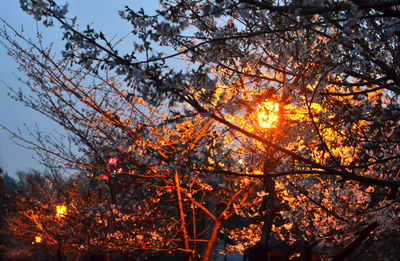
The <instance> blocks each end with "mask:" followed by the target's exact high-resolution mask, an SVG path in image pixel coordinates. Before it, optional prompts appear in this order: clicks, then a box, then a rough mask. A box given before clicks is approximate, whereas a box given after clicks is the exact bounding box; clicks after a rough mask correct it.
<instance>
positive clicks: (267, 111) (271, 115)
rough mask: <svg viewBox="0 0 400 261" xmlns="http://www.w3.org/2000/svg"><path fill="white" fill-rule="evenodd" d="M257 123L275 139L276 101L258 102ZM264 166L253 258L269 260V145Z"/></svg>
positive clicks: (272, 212)
mask: <svg viewBox="0 0 400 261" xmlns="http://www.w3.org/2000/svg"><path fill="white" fill-rule="evenodd" d="M257 109H258V110H257V113H258V114H257V116H258V125H259V126H260V128H261V129H262V130H263V131H264V132H265V135H268V136H270V137H271V140H272V141H275V134H277V131H278V129H279V121H278V120H279V114H280V110H281V108H280V106H279V103H278V102H275V101H266V102H263V103H262V104H260V105H259V106H258V108H257ZM265 150H266V151H265V157H264V164H263V165H264V166H263V168H264V169H263V190H264V196H263V202H262V206H261V209H260V210H261V211H260V212H261V215H263V216H264V226H263V229H262V234H261V239H260V241H259V244H260V248H259V251H260V252H259V253H258V254H256V256H255V260H269V257H268V248H269V238H270V234H271V229H272V225H273V221H274V219H275V215H276V214H275V213H276V206H275V180H273V179H272V178H271V177H270V176H269V175H268V173H269V171H270V170H271V169H273V168H275V159H274V156H273V153H272V151H271V149H270V148H269V147H266V148H265Z"/></svg>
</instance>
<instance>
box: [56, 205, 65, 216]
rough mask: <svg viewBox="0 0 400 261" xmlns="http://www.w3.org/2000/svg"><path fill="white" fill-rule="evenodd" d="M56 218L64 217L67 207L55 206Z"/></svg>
mask: <svg viewBox="0 0 400 261" xmlns="http://www.w3.org/2000/svg"><path fill="white" fill-rule="evenodd" d="M56 212H57V213H56V216H57V217H65V214H66V213H67V207H66V206H56Z"/></svg>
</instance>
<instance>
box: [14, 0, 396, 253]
mask: <svg viewBox="0 0 400 261" xmlns="http://www.w3.org/2000/svg"><path fill="white" fill-rule="evenodd" d="M398 6H399V3H398V1H379V2H375V1H339V0H337V1H328V0H326V1H318V2H316V1H297V0H294V1H261V0H237V1H234V0H226V1H222V0H221V1H219V0H216V1H161V7H160V9H159V10H158V11H157V12H156V14H157V15H154V16H152V15H147V14H145V13H144V12H143V10H139V11H136V10H133V9H131V8H129V7H126V8H125V9H124V10H122V11H121V12H120V15H121V18H122V19H124V20H126V21H127V22H129V23H130V24H131V25H132V34H133V35H134V36H135V40H134V43H133V47H134V48H133V50H131V52H128V53H122V52H121V51H119V50H118V49H117V47H115V45H114V44H113V42H112V40H108V39H107V37H106V36H105V35H104V34H103V33H102V32H101V31H97V30H95V29H93V28H91V27H88V28H87V29H86V30H84V31H79V30H78V27H77V26H76V21H77V20H76V19H70V18H68V16H67V13H68V8H67V6H59V5H57V4H56V3H55V2H54V1H51V0H49V1H21V7H22V9H23V10H25V11H27V12H28V13H30V14H32V15H33V16H34V18H35V19H36V20H39V21H42V22H43V23H44V24H45V25H46V26H50V25H52V24H54V23H59V24H61V25H62V28H63V29H64V30H65V31H64V32H65V33H64V39H65V40H66V45H65V50H64V52H63V55H64V57H65V59H66V61H68V62H72V63H74V64H75V65H76V66H81V67H79V68H81V70H83V69H84V70H85V73H86V72H87V73H90V74H94V75H101V74H106V75H108V74H110V73H115V75H119V76H118V77H122V78H123V79H124V82H125V84H123V85H122V86H115V85H113V86H106V87H105V88H107V90H113V91H114V92H120V93H122V94H123V93H124V91H125V92H126V95H122V97H136V99H139V100H140V101H143V102H144V103H147V104H149V105H152V106H158V108H163V109H162V110H163V111H165V113H171V115H173V118H174V120H178V119H179V120H181V121H182V122H183V125H173V126H178V127H181V128H183V129H179V128H178V129H179V130H180V132H179V131H178V132H175V130H171V129H168V127H169V126H172V125H169V126H168V125H163V126H165V127H164V129H163V128H161V129H160V128H158V130H157V131H154V132H152V133H159V135H154V136H155V137H157V138H156V139H152V138H149V139H146V142H147V143H146V147H147V148H150V149H151V150H152V151H154V152H155V154H152V155H155V156H154V157H150V158H151V159H154V158H157V159H160V158H161V159H163V160H162V161H163V162H164V163H163V165H162V168H163V169H162V171H165V172H172V173H170V174H169V175H170V177H174V171H175V170H176V171H178V170H179V171H181V170H180V169H179V168H178V167H177V166H176V165H179V166H182V167H183V166H184V168H186V169H190V170H191V171H193V170H194V169H196V170H197V169H201V171H202V172H201V173H208V174H209V176H208V177H215V178H216V179H217V180H218V178H220V177H221V174H223V175H225V176H224V178H223V179H222V181H223V182H224V183H226V182H227V181H226V179H225V177H226V176H229V177H234V179H233V183H232V184H235V182H236V186H237V187H236V186H235V185H232V184H231V183H227V184H224V183H220V182H216V183H215V182H212V181H213V179H210V180H208V178H207V179H205V180H207V184H208V185H211V188H213V190H215V189H216V188H217V187H218V186H219V185H222V186H224V185H225V186H226V188H227V191H231V192H232V193H233V195H235V193H236V192H237V193H242V191H241V189H243V188H245V186H243V185H242V184H252V183H254V184H258V183H260V182H262V189H258V190H256V191H254V192H258V194H257V195H258V196H257V197H255V198H254V200H252V201H251V202H250V205H246V207H244V204H245V201H238V202H242V203H243V204H241V203H235V204H239V205H238V207H235V208H234V209H235V211H236V212H237V213H238V214H240V215H241V216H242V217H243V218H244V219H246V220H248V221H249V223H248V224H249V225H248V226H239V227H235V228H231V229H229V230H225V231H226V233H227V234H229V235H230V238H231V240H232V243H233V244H232V245H231V246H230V247H229V248H228V250H232V251H240V252H246V251H245V249H246V248H249V247H251V246H253V245H255V246H260V248H257V249H261V250H260V251H259V252H260V253H261V254H263V256H264V257H263V258H265V259H267V256H268V253H269V252H270V250H271V249H273V247H274V246H273V241H274V240H281V241H282V242H284V243H285V244H286V245H287V246H288V249H289V250H288V251H287V252H288V253H289V254H290V256H291V257H292V258H296V257H298V256H301V255H303V256H307V255H308V254H309V253H308V251H303V250H307V249H312V247H313V246H315V245H316V244H319V245H320V246H323V247H325V248H327V249H329V250H327V251H326V252H325V254H326V255H329V256H331V257H332V258H333V259H336V260H339V259H341V258H343V257H344V256H346V255H349V254H350V253H351V252H352V251H353V250H354V249H355V248H356V247H357V246H358V245H359V244H360V243H361V242H362V241H363V240H364V239H365V238H367V237H368V236H369V234H370V233H371V232H372V231H374V236H375V237H377V238H379V237H380V236H382V235H383V234H385V233H391V232H392V231H398V229H399V228H398V218H399V213H398V209H399V202H398V187H399V185H400V181H399V180H398V171H399V166H398V158H399V156H398V150H399V132H398V119H399V114H398V111H399V103H398V87H399V79H400V78H399V73H400V69H399V59H398V57H399V50H400V49H399V39H398V35H399V34H398V31H399V16H400V15H399V14H400V12H399V9H398ZM163 46H168V47H169V48H172V49H173V50H174V52H170V53H164V52H163V51H160V50H163V49H162V47H163ZM176 57H180V58H181V59H182V60H183V61H185V62H184V64H185V66H187V69H186V70H179V69H177V68H176V67H175V63H174V62H173V60H172V58H176ZM116 77H117V76H116ZM50 82H51V78H50ZM107 82H108V81H107ZM76 89H77V86H74V88H72V89H71V93H73V92H74V91H75V90H76ZM50 93H55V94H56V91H53V92H50ZM79 95H80V94H79ZM130 95H132V96H130ZM85 97H86V96H83V97H82V100H84V101H86V99H87V98H85ZM265 101H274V102H276V103H278V104H279V110H278V117H277V118H278V124H277V126H275V127H273V128H268V129H265V128H263V126H262V124H261V125H260V124H257V120H256V118H257V115H258V111H257V110H258V109H259V106H260V104H263V103H264V102H265ZM106 103H107V101H106ZM121 104H123V103H115V104H113V105H112V106H110V107H111V108H113V110H112V111H110V110H109V109H104V112H102V113H101V115H104V117H105V118H106V119H107V121H108V122H109V123H110V124H109V126H116V125H117V126H118V125H122V121H121V119H124V118H122V117H120V116H118V114H117V115H115V112H116V111H119V110H120V107H118V106H121ZM101 107H102V108H103V107H104V106H101ZM114 107H115V108H114ZM122 109H123V108H122ZM269 110H270V109H269ZM73 114H75V113H73ZM168 118H169V117H168ZM195 123H196V124H195ZM193 124H194V125H195V126H196V127H193ZM139 126H141V125H140V124H138V125H136V127H135V130H136V131H138V130H139V129H140V128H139ZM184 126H185V127H184ZM205 126H207V127H205ZM110 128H111V127H110ZM87 129H88V130H89V128H87ZM118 129H119V130H123V131H127V130H126V129H125V128H118ZM184 129H185V130H187V129H190V130H195V132H196V133H201V132H202V131H204V132H205V133H207V134H205V135H204V136H202V138H199V139H196V135H195V134H193V133H191V134H192V135H189V136H190V139H192V140H193V139H194V141H196V142H186V141H187V140H185V136H182V133H189V132H185V131H183V130H184ZM95 130H96V129H95V128H90V131H95ZM213 130H215V132H212V131H213ZM136 131H135V132H134V133H136ZM174 132H175V133H176V134H175V136H174V134H173V133H174ZM134 133H132V134H130V135H132V136H135V135H133V134H134ZM83 136H84V137H86V136H85V135H83ZM163 137H168V138H167V140H168V142H172V141H173V140H175V141H174V143H173V144H174V145H178V144H179V146H172V147H171V146H168V149H165V151H164V150H160V147H159V146H154V145H152V146H154V147H149V146H148V145H147V144H163V143H162V142H161V141H163V140H164V139H163ZM182 137H184V138H182ZM173 138H175V139H173ZM203 138H204V141H205V140H207V142H205V143H202V142H203ZM190 139H188V140H190ZM107 140H109V139H107ZM182 141H185V142H182ZM211 141H212V142H211ZM198 142H199V143H198ZM129 143H130V142H128V144H129ZM128 144H127V145H126V147H127V146H131V145H128ZM191 144H196V145H194V147H193V145H191ZM116 147H117V146H115V145H114V146H111V147H110V151H115V148H116ZM161 147H162V146H161ZM203 147H205V148H206V150H204V151H202V148H203ZM156 148H157V149H156ZM172 148H174V149H172ZM193 149H194V150H195V151H196V153H193V154H191V153H189V152H191V151H192V150H193ZM177 151H179V152H180V153H177ZM200 151H202V152H204V153H200V154H197V152H200ZM85 154H87V153H85ZM147 155H148V151H146V153H142V154H141V155H140V157H138V158H140V159H141V160H142V158H143V157H146V156H147ZM177 155H179V157H180V158H179V160H178V159H177V158H175V157H178V156H177ZM201 155H206V156H207V157H205V159H206V161H203V162H202V161H201V158H202V157H200V156H201ZM172 156H174V160H171V159H172V158H171V157H172ZM191 157H193V158H194V162H193V160H192V158H191ZM188 159H191V160H188ZM197 159H200V161H199V163H202V164H196V160H197ZM178 161H179V162H180V163H182V164H177V162H178ZM72 162H77V161H75V160H74V161H72ZM99 162H104V159H103V160H101V161H97V163H99ZM167 162H174V164H172V165H171V163H168V164H167ZM205 163H207V164H205ZM192 167H193V168H192ZM121 169H122V170H121V171H124V168H121ZM126 169H127V170H128V169H129V170H131V171H132V170H134V171H136V172H138V170H135V169H134V168H131V167H129V168H126ZM117 171H118V170H117ZM162 171H161V172H162ZM157 172H159V171H158V170H157ZM175 173H176V172H175ZM185 174H186V173H185ZM178 176H179V175H178ZM172 180H174V179H172ZM169 182H171V181H169ZM172 182H174V181H172ZM179 183H180V180H178V181H177V182H176V181H175V183H172V184H175V188H179V186H178V185H179ZM247 186H248V185H247ZM250 187H251V186H250ZM205 188H206V187H205ZM178 191H180V189H175V192H176V193H177V194H179V193H178ZM248 191H250V190H248ZM181 192H182V191H181ZM232 193H231V194H230V195H232ZM183 194H185V190H183ZM189 194H190V193H188V194H187V195H189ZM252 194H254V193H252ZM190 195H191V194H190ZM248 195H250V193H248ZM176 197H177V198H179V196H178V195H177V196H176ZM231 198H232V197H231ZM242 198H243V199H246V198H247V196H245V195H243V197H242ZM228 202H230V201H228ZM232 204H233V202H232ZM177 205H178V206H179V202H178V203H177ZM226 206H229V207H230V205H229V204H227V205H226ZM199 207H200V205H199ZM178 208H179V207H178ZM179 209H181V208H179ZM179 212H180V211H179ZM204 212H205V213H207V212H206V211H204ZM225 214H226V213H225ZM184 216H185V215H180V218H181V224H184V223H183V219H182V217H184ZM209 216H210V215H209ZM210 218H211V216H210ZM211 219H212V218H211ZM215 224H216V227H218V222H217V221H216V220H215ZM356 231H361V232H359V233H357V234H356ZM185 234H186V235H187V233H186V232H185V230H184V229H182V235H183V236H182V240H183V241H184V242H185V241H186V243H185V247H184V248H185V249H186V250H188V249H189V247H188V245H189V244H188V240H187V238H188V237H187V236H185ZM185 238H186V239H185ZM208 249H209V248H208ZM251 249H252V251H251V252H252V253H253V254H254V255H256V256H257V255H259V254H258V250H257V251H256V250H255V249H256V248H251ZM268 251H269V252H268ZM256 252H257V253H256ZM209 254H210V251H208V250H207V251H206V252H205V253H204V259H206V260H207V259H208V257H209ZM248 256H251V255H248Z"/></svg>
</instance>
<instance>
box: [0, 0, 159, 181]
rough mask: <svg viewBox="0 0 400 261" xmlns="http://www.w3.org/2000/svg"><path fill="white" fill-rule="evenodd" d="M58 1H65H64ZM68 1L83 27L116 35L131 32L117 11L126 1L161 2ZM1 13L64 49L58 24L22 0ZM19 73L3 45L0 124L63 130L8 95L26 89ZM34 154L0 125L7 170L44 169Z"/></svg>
mask: <svg viewBox="0 0 400 261" xmlns="http://www.w3.org/2000/svg"><path fill="white" fill-rule="evenodd" d="M58 2H60V3H65V1H63V2H61V1H58ZM67 2H68V3H69V14H68V15H69V17H74V16H77V17H78V19H77V23H78V24H79V25H80V26H82V28H83V27H85V26H86V25H87V24H92V25H93V27H94V28H97V29H101V30H102V32H103V33H105V35H107V36H109V37H113V36H114V35H115V34H117V35H118V36H119V37H122V36H124V35H126V34H127V33H129V31H130V26H129V23H127V22H125V21H123V20H121V19H120V17H119V15H118V11H119V10H122V9H123V8H124V6H125V5H129V6H130V7H131V8H132V9H135V10H136V9H139V8H140V7H143V8H144V9H145V10H146V11H151V10H154V9H155V8H156V7H157V5H158V1H157V0H131V1H123V0H70V1H67ZM0 17H1V18H2V19H4V20H5V21H6V22H7V23H8V24H10V25H11V26H12V27H14V28H15V29H17V30H18V31H20V30H21V29H22V28H23V31H24V34H25V35H26V36H29V37H31V38H32V39H34V38H35V34H36V32H37V28H39V31H40V32H42V33H43V36H44V40H45V42H47V43H50V42H53V43H54V44H55V46H54V50H56V51H61V50H62V48H63V42H62V41H61V38H62V33H61V30H60V29H59V25H58V24H55V26H53V27H51V28H46V27H44V26H43V25H41V24H40V23H36V21H35V20H34V19H33V17H31V16H29V15H28V14H26V13H24V12H23V11H22V10H21V9H20V7H19V1H17V0H3V1H2V6H1V8H0ZM1 26H3V24H2V25H1ZM126 44H129V43H126ZM17 77H22V78H23V77H24V75H23V74H22V73H20V72H19V71H18V68H17V64H16V63H15V62H14V60H13V58H12V57H10V56H8V55H7V53H6V51H5V49H4V48H3V47H2V46H0V110H1V113H0V124H1V125H4V126H6V127H7V128H9V129H10V130H12V131H16V130H17V129H18V128H20V129H24V128H25V126H26V127H28V128H30V129H35V128H36V127H35V126H36V125H37V126H38V128H39V129H40V130H41V131H43V133H44V134H45V133H50V132H54V131H58V132H61V133H62V132H63V129H62V128H61V127H59V126H57V125H56V124H54V123H53V122H52V121H50V120H49V119H47V118H45V117H44V116H42V115H41V114H39V113H38V112H35V111H33V110H31V109H30V108H26V107H24V106H23V105H22V104H19V103H17V102H15V101H14V100H12V99H11V98H10V97H8V95H7V93H9V90H8V87H11V88H14V89H19V88H21V89H22V90H24V86H23V85H22V84H21V83H20V82H19V81H18V80H17ZM34 157H35V153H34V152H33V151H31V150H27V149H24V148H22V147H20V146H18V145H17V144H15V143H14V142H13V141H12V140H11V139H10V135H9V133H7V132H6V131H5V130H3V129H0V167H1V168H2V169H3V170H4V171H6V172H7V173H8V174H9V175H11V176H14V175H15V173H16V172H17V171H19V170H22V171H23V170H28V169H30V168H34V169H43V167H42V166H40V164H39V163H38V162H37V161H36V160H35V159H34Z"/></svg>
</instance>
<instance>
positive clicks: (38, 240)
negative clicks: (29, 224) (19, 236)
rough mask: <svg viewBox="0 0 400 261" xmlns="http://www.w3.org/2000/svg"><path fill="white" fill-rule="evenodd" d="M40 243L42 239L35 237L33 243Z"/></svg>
mask: <svg viewBox="0 0 400 261" xmlns="http://www.w3.org/2000/svg"><path fill="white" fill-rule="evenodd" d="M40 242H42V238H41V237H35V243H40ZM32 243H33V242H32Z"/></svg>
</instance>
